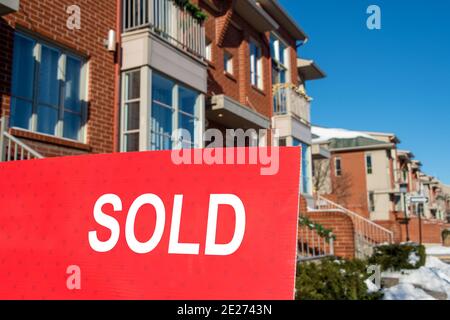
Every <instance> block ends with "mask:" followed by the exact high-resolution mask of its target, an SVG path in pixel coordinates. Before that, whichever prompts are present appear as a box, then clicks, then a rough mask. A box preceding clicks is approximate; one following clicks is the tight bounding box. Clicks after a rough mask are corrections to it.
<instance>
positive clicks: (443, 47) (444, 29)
mask: <svg viewBox="0 0 450 320" xmlns="http://www.w3.org/2000/svg"><path fill="white" fill-rule="evenodd" d="M279 2H280V3H281V4H282V5H283V6H284V7H285V8H286V9H287V10H288V12H289V13H290V14H291V16H293V17H294V18H295V19H296V20H297V22H298V23H299V24H300V25H301V26H302V28H303V29H304V30H305V32H306V33H307V34H308V36H309V38H310V39H309V41H308V43H307V44H306V45H305V46H304V47H301V48H300V49H299V53H300V55H301V56H302V57H304V58H307V59H313V60H315V61H316V62H317V64H318V65H319V66H320V67H321V68H322V69H323V70H324V71H325V72H326V73H327V76H328V77H327V78H326V79H325V80H320V81H313V82H310V83H309V86H308V93H309V95H311V96H312V97H314V101H313V105H312V112H313V114H312V117H313V122H314V123H315V124H317V125H322V126H326V127H339V128H347V129H353V130H367V131H381V132H393V133H395V134H397V135H398V137H399V138H400V140H401V141H402V144H401V145H400V148H402V149H408V150H411V151H413V153H414V154H415V155H416V158H417V159H418V160H421V161H422V163H423V165H424V166H423V170H424V171H425V172H426V173H428V174H430V175H433V176H436V177H438V178H439V179H441V180H442V181H443V182H444V183H446V184H450V168H449V167H448V165H449V164H450V27H449V25H448V21H449V20H450V1H447V0H372V1H367V0H279ZM371 4H376V5H378V6H380V8H381V13H382V29H381V30H373V31H371V30H369V29H368V28H367V27H366V20H367V17H368V15H367V14H366V10H367V7H368V6H369V5H371Z"/></svg>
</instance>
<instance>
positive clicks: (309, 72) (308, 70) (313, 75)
mask: <svg viewBox="0 0 450 320" xmlns="http://www.w3.org/2000/svg"><path fill="white" fill-rule="evenodd" d="M297 68H298V73H299V74H301V75H302V77H303V79H305V80H317V79H322V78H325V77H326V74H325V72H323V71H322V70H321V69H320V68H319V67H318V66H317V64H316V63H315V62H314V61H313V60H305V59H297Z"/></svg>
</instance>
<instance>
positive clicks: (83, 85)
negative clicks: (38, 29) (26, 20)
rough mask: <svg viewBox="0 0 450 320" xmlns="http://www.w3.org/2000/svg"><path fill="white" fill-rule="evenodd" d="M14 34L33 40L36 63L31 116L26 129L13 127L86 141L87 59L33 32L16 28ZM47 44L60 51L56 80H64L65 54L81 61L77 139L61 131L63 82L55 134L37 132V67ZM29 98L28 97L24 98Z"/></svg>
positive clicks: (60, 87)
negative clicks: (79, 118) (79, 122)
mask: <svg viewBox="0 0 450 320" xmlns="http://www.w3.org/2000/svg"><path fill="white" fill-rule="evenodd" d="M15 34H19V35H20V36H21V37H23V38H27V39H29V40H31V41H33V42H34V43H35V44H34V49H33V51H34V53H33V55H34V58H35V60H36V63H37V65H36V64H35V66H34V70H33V77H34V81H33V84H34V86H33V97H32V100H31V101H30V102H31V104H32V114H31V118H30V120H29V121H30V122H29V124H28V127H29V128H28V129H24V128H18V127H14V128H16V129H18V130H21V131H28V132H33V133H36V134H39V135H43V136H49V137H54V138H58V139H61V140H66V141H75V142H78V143H87V113H88V110H87V108H88V92H89V88H88V84H89V79H88V75H89V63H88V61H87V59H86V58H85V57H83V56H80V55H77V54H75V53H73V52H71V51H70V50H69V49H66V48H64V47H62V46H60V45H58V44H55V43H52V42H50V41H48V40H46V39H43V38H42V37H40V36H39V35H34V34H30V33H29V32H27V31H23V30H20V29H18V30H16V31H15ZM43 45H44V46H47V47H49V48H50V49H51V50H58V51H59V53H60V57H59V60H58V80H63V83H64V80H65V74H66V63H65V62H66V59H67V56H70V57H72V58H74V59H77V60H79V61H80V62H81V69H80V92H79V94H80V100H81V126H80V129H79V132H78V139H70V138H66V137H64V132H63V120H64V119H63V117H64V111H65V108H64V84H59V88H58V90H59V104H58V121H57V124H56V128H55V134H48V133H43V132H39V131H37V121H38V119H37V108H38V106H37V104H38V101H37V99H38V98H37V95H38V83H39V67H40V63H41V58H42V57H41V54H42V46H43ZM13 59H14V52H13ZM14 80H15V79H12V80H11V81H14ZM14 98H19V99H24V98H23V97H18V96H14V95H13V94H11V100H12V99H14ZM26 100H29V99H26Z"/></svg>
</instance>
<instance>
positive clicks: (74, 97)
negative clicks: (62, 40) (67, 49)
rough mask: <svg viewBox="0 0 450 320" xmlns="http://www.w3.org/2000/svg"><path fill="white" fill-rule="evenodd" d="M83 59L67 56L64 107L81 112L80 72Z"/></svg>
mask: <svg viewBox="0 0 450 320" xmlns="http://www.w3.org/2000/svg"><path fill="white" fill-rule="evenodd" d="M81 65H82V63H81V61H80V60H78V59H75V58H72V57H67V61H66V85H65V88H64V91H65V92H64V108H65V109H69V110H72V111H74V112H78V113H80V112H81V96H80V74H81Z"/></svg>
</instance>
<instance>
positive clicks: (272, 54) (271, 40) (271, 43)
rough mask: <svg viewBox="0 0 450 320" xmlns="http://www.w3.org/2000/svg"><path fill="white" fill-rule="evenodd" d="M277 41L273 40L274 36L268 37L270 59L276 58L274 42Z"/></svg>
mask: <svg viewBox="0 0 450 320" xmlns="http://www.w3.org/2000/svg"><path fill="white" fill-rule="evenodd" d="M276 41H277V40H276V39H275V37H274V36H272V35H271V36H270V56H271V57H272V59H274V60H275V59H277V57H276V56H275V42H276Z"/></svg>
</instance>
